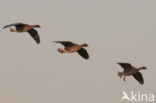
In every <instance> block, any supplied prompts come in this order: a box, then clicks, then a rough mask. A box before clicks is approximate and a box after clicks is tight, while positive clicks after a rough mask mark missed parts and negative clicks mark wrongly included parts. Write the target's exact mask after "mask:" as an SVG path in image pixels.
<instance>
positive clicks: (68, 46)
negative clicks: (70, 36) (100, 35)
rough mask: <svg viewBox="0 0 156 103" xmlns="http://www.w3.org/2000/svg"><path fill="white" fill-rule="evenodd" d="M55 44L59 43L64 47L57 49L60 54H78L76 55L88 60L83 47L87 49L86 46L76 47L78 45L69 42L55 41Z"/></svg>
mask: <svg viewBox="0 0 156 103" xmlns="http://www.w3.org/2000/svg"><path fill="white" fill-rule="evenodd" d="M55 43H60V44H62V45H64V48H59V49H58V52H60V53H61V54H63V53H74V52H78V54H79V55H80V56H81V57H83V58H84V59H88V58H89V55H88V52H87V50H86V49H84V47H88V45H87V44H82V45H78V44H75V43H72V42H71V41H55Z"/></svg>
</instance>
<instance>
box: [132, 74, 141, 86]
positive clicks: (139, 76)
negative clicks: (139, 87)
mask: <svg viewBox="0 0 156 103" xmlns="http://www.w3.org/2000/svg"><path fill="white" fill-rule="evenodd" d="M133 77H134V78H135V79H136V80H137V81H138V82H139V83H140V84H144V79H143V76H142V74H141V73H140V72H137V73H135V74H133Z"/></svg>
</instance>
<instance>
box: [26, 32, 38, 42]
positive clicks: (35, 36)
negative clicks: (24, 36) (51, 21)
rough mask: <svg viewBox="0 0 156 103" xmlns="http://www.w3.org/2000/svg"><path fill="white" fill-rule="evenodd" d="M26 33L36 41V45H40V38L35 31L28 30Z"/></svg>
mask: <svg viewBox="0 0 156 103" xmlns="http://www.w3.org/2000/svg"><path fill="white" fill-rule="evenodd" d="M27 32H28V33H29V34H30V35H31V37H32V38H33V39H34V40H35V41H36V43H37V44H39V43H40V37H39V35H38V32H37V31H36V30H35V29H30V30H28V31H27Z"/></svg>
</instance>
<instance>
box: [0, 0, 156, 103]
mask: <svg viewBox="0 0 156 103" xmlns="http://www.w3.org/2000/svg"><path fill="white" fill-rule="evenodd" d="M155 5H156V1H155V0H40V1H39V0H12V1H10V0H1V1H0V12H1V19H0V29H1V30H0V47H1V50H0V82H1V84H0V102H1V103H122V101H121V100H120V99H121V97H122V91H126V92H128V93H129V92H131V91H134V92H136V93H137V92H141V93H152V94H155V96H156V91H155V90H156V83H155V80H154V78H156V76H155V73H156V63H155V61H156V47H155V44H156V29H155V28H156V19H155V18H156V13H155V11H156V6H155ZM16 22H23V23H26V24H32V25H33V24H39V25H40V26H41V28H39V29H37V31H38V33H39V36H40V39H41V43H40V44H39V45H37V44H36V43H35V41H34V40H33V39H32V38H31V37H30V36H29V34H28V33H11V32H10V31H9V29H2V28H3V27H4V26H5V25H8V24H11V23H16ZM58 40H69V41H72V42H74V43H78V44H83V43H87V44H88V45H89V47H87V48H86V49H87V51H88V53H89V55H90V59H88V60H84V59H83V58H81V57H80V56H79V55H78V54H77V53H72V54H60V53H58V52H57V49H58V48H60V47H63V46H62V45H60V44H56V43H53V41H58ZM118 62H128V63H131V64H132V65H133V66H135V67H141V66H146V67H147V68H148V70H144V71H141V73H142V74H143V77H144V81H145V84H144V85H140V84H139V83H138V82H137V81H136V80H134V78H133V77H127V78H126V82H124V81H123V80H122V79H120V78H119V77H118V76H117V73H118V72H119V71H123V69H122V68H121V67H120V66H119V65H118V64H117V63H118Z"/></svg>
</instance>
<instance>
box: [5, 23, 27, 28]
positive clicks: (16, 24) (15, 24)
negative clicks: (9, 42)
mask: <svg viewBox="0 0 156 103" xmlns="http://www.w3.org/2000/svg"><path fill="white" fill-rule="evenodd" d="M11 26H15V27H17V26H24V24H23V23H13V24H9V25H6V26H4V27H3V29H5V28H8V27H11Z"/></svg>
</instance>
